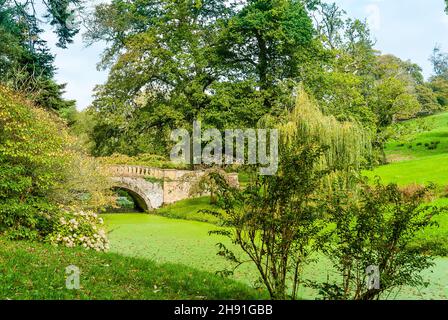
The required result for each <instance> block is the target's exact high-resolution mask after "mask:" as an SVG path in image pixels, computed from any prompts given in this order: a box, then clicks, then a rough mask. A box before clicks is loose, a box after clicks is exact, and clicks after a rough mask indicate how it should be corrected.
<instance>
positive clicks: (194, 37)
mask: <svg viewBox="0 0 448 320" xmlns="http://www.w3.org/2000/svg"><path fill="white" fill-rule="evenodd" d="M88 38H89V39H90V40H91V41H96V40H100V39H102V40H106V41H108V42H109V43H110V46H109V48H108V49H107V50H106V51H105V55H104V59H103V64H102V65H103V66H107V65H108V64H110V63H111V62H113V63H114V64H113V67H112V69H111V73H110V76H109V81H108V82H107V84H106V85H105V86H102V87H100V88H99V89H98V91H97V100H96V101H95V103H94V107H95V108H96V109H97V111H98V112H100V114H101V116H100V118H101V119H102V120H103V121H101V123H100V124H99V126H98V129H99V130H97V131H96V135H97V136H96V141H97V142H98V149H99V150H98V153H101V154H104V153H106V154H107V153H110V152H111V151H112V150H114V151H120V152H124V153H138V152H142V151H145V150H142V149H141V145H139V144H138V143H136V144H134V146H132V145H131V146H129V145H126V146H125V147H126V148H127V150H123V149H122V148H121V147H120V145H121V146H124V145H125V144H124V142H121V141H120V140H121V138H120V137H123V136H124V137H128V138H126V139H127V140H130V139H129V135H131V134H132V135H133V138H135V140H134V141H137V140H141V141H142V143H143V141H144V140H146V141H153V144H152V145H147V147H148V148H150V150H154V149H156V150H160V146H161V145H162V146H163V145H164V144H166V143H165V142H164V140H166V139H167V138H168V133H169V131H168V130H167V129H169V128H173V127H175V126H180V125H182V126H184V127H185V126H188V125H191V123H192V122H193V120H194V119H202V120H203V121H204V123H206V125H211V126H215V127H218V128H225V127H238V126H239V127H245V126H255V125H256V124H257V121H258V120H259V119H260V118H261V117H262V116H263V115H264V114H266V113H270V112H275V109H276V105H278V106H281V108H283V105H284V101H282V99H284V95H282V94H281V93H282V92H285V91H288V92H290V89H291V86H289V82H297V81H301V80H303V79H304V78H305V76H306V72H305V70H307V68H308V65H307V64H309V63H310V61H311V60H312V59H313V58H312V57H313V56H315V51H317V49H316V47H317V45H316V44H315V42H314V29H313V26H312V22H311V19H310V17H309V16H308V13H307V11H306V9H305V6H304V4H303V3H302V2H301V1H290V0H279V1H267V0H256V1H255V0H251V1H247V2H246V3H245V5H244V6H243V7H242V8H241V7H240V6H237V5H231V4H225V3H223V2H222V1H216V0H206V1H191V0H183V1H173V0H163V1H159V2H157V3H155V2H153V1H144V0H141V1H135V2H128V1H123V0H115V1H112V3H111V4H103V5H100V6H98V7H97V10H96V13H95V17H94V25H93V28H92V30H91V31H90V32H89V33H88ZM111 144H112V146H111Z"/></svg>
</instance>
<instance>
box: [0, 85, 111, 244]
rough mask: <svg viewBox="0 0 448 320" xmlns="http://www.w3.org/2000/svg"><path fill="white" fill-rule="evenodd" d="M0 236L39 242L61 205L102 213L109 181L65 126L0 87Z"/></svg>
mask: <svg viewBox="0 0 448 320" xmlns="http://www.w3.org/2000/svg"><path fill="white" fill-rule="evenodd" d="M0 133H1V134H0V173H1V176H2V179H1V181H0V233H6V234H7V235H8V236H9V237H10V238H14V239H17V238H25V239H42V237H45V236H46V235H47V234H48V233H50V232H51V231H52V228H53V227H54V222H55V221H56V220H57V219H58V217H59V210H60V208H59V206H77V207H85V208H95V209H97V208H101V207H102V206H104V205H106V204H107V203H109V202H110V201H111V200H112V197H111V196H110V195H109V194H108V192H107V190H108V189H109V188H110V185H109V182H108V180H107V179H106V177H105V176H104V175H103V174H102V171H101V169H100V168H98V165H97V164H96V162H95V161H93V160H92V159H91V158H89V157H88V156H86V155H85V154H84V153H83V151H82V150H80V149H79V148H78V147H77V144H76V140H75V139H74V138H73V137H71V136H69V134H68V131H67V129H66V127H65V126H64V124H63V123H62V122H61V121H60V120H59V119H58V118H57V117H56V116H55V115H53V114H50V113H48V112H46V111H44V110H42V109H39V108H36V107H34V106H33V105H32V104H31V103H29V102H28V101H26V100H24V99H23V98H21V97H20V96H18V95H17V94H14V93H13V92H12V91H10V90H8V89H4V88H2V87H0Z"/></svg>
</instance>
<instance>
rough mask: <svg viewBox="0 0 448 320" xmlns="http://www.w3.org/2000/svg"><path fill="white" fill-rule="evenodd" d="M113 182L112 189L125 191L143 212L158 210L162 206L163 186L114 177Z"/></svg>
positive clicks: (129, 178)
mask: <svg viewBox="0 0 448 320" xmlns="http://www.w3.org/2000/svg"><path fill="white" fill-rule="evenodd" d="M113 182H114V183H113V187H114V188H116V189H122V190H125V191H127V192H128V193H129V195H130V196H131V197H132V199H133V200H134V202H135V203H136V204H137V206H138V207H139V208H140V209H142V210H143V211H144V212H149V211H151V210H153V209H156V208H159V207H160V206H161V205H162V204H163V186H162V185H161V183H153V182H148V181H146V180H145V179H142V178H131V177H115V178H113Z"/></svg>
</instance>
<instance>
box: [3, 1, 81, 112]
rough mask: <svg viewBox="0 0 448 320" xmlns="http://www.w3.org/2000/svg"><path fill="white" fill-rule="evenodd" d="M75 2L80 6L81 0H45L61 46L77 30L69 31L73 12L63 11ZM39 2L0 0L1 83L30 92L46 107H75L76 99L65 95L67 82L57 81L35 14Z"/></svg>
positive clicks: (52, 61) (34, 98)
mask: <svg viewBox="0 0 448 320" xmlns="http://www.w3.org/2000/svg"><path fill="white" fill-rule="evenodd" d="M72 2H73V4H76V5H80V1H78V0H75V1H44V2H43V3H44V4H45V5H46V7H47V10H48V12H47V14H46V17H47V18H48V19H50V23H51V24H52V25H54V26H56V28H57V30H56V32H57V34H58V35H59V44H60V46H62V47H65V45H66V44H67V43H69V42H70V41H71V39H72V37H73V36H74V35H75V34H76V32H77V30H75V29H72V30H70V31H68V30H67V29H68V28H69V23H68V22H69V21H68V20H69V19H70V15H69V14H68V13H67V14H65V13H64V14H63V13H62V12H65V11H64V10H66V9H67V8H68V6H69V5H70V3H72ZM37 3H38V1H26V2H25V1H22V2H21V1H10V0H1V1H0V43H1V45H0V56H1V58H0V71H1V73H0V82H1V83H3V84H4V85H7V86H9V87H11V88H13V89H14V90H16V91H21V92H24V93H26V94H28V95H29V97H30V98H32V99H33V101H34V102H35V103H36V104H38V105H40V106H42V107H45V108H47V109H52V110H56V111H60V110H64V111H66V110H69V109H74V105H75V102H74V101H66V100H65V99H63V97H62V95H63V93H64V87H65V85H59V84H57V83H56V82H55V81H54V73H55V68H54V56H53V55H52V54H51V53H50V51H49V49H48V47H47V44H46V42H45V41H44V40H42V39H41V38H40V35H41V33H42V29H41V28H40V23H39V22H38V21H39V17H38V16H37V13H36V11H37V9H36V6H37ZM70 12H71V11H70ZM70 28H71V27H70Z"/></svg>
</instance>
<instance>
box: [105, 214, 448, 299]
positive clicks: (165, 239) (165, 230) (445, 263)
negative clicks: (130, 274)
mask: <svg viewBox="0 0 448 320" xmlns="http://www.w3.org/2000/svg"><path fill="white" fill-rule="evenodd" d="M105 221H106V224H107V226H108V228H109V229H110V230H112V232H111V233H110V235H109V238H110V240H111V250H112V251H113V252H116V253H120V254H123V255H128V256H135V257H142V258H147V259H150V260H153V261H155V262H156V263H167V262H176V263H179V264H183V265H186V266H189V267H192V268H194V269H198V270H203V271H208V272H216V271H219V270H222V269H223V268H225V267H226V266H228V263H227V262H226V261H225V260H224V259H223V258H222V257H219V256H217V255H216V252H217V249H216V246H215V244H216V243H217V242H224V243H226V244H227V245H229V247H232V245H231V244H230V243H229V242H228V240H227V239H223V238H220V237H216V236H209V235H208V231H210V230H214V229H216V226H214V225H211V224H208V223H202V222H196V221H187V220H175V219H168V218H164V217H159V216H154V215H143V214H140V215H139V214H134V215H130V214H123V215H105ZM233 248H234V249H235V247H233ZM236 252H238V253H239V254H242V253H241V252H240V251H239V250H237V249H236ZM436 263H437V264H436V267H435V268H434V270H427V271H425V272H424V274H423V276H424V277H425V279H427V280H428V281H430V283H431V285H430V287H429V288H404V289H403V290H402V291H401V292H397V293H395V294H394V295H393V296H391V297H390V298H391V299H393V298H401V299H422V298H424V299H448V287H447V284H448V259H446V258H437V259H436ZM305 274H306V276H307V278H309V279H313V280H320V281H325V280H326V279H327V275H328V276H329V277H330V278H331V277H332V271H331V268H330V267H329V265H328V263H327V262H325V260H323V259H321V260H320V261H319V263H315V264H312V265H309V266H307V267H306V269H305ZM257 275H258V274H257V271H256V270H255V268H254V267H253V266H252V265H250V264H246V265H244V266H243V267H242V268H241V269H239V270H237V272H236V274H235V276H234V277H233V279H235V280H237V281H239V282H242V283H244V284H247V285H250V286H252V285H253V283H254V281H255V280H256V279H257ZM301 297H302V298H303V299H313V298H315V297H316V292H315V291H313V290H311V289H307V288H302V295H301Z"/></svg>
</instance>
